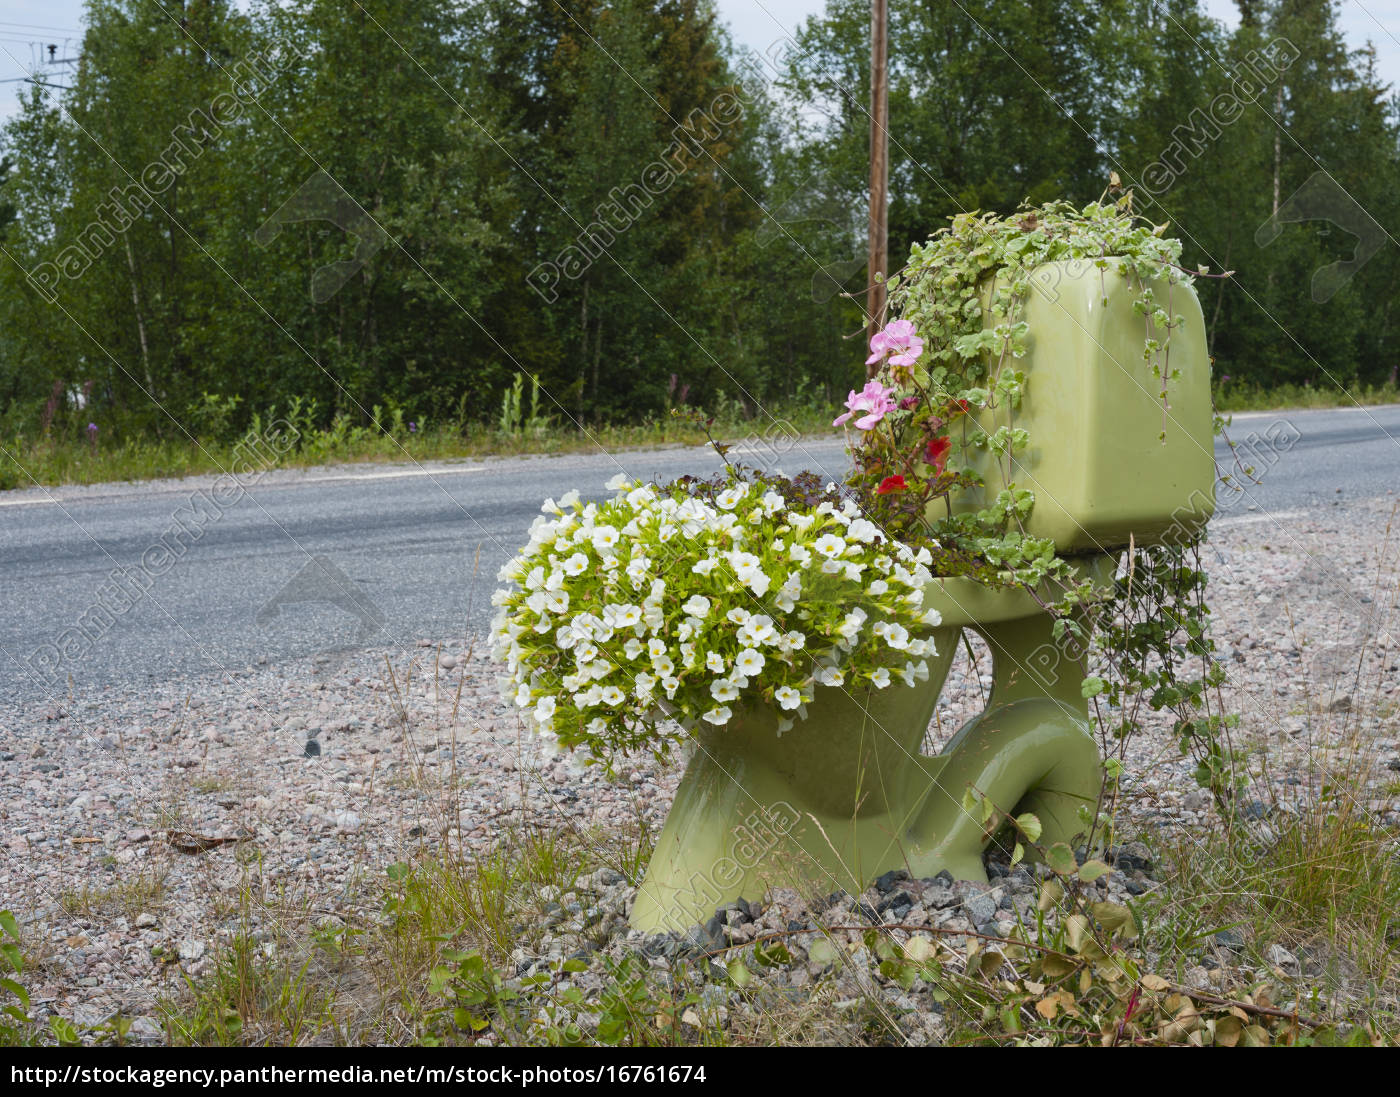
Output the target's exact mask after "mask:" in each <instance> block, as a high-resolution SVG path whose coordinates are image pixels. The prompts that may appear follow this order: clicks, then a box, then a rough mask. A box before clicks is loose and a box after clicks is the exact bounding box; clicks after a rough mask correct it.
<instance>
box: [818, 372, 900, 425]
mask: <svg viewBox="0 0 1400 1097" xmlns="http://www.w3.org/2000/svg"><path fill="white" fill-rule="evenodd" d="M894 391H895V390H894V389H887V388H885V386H884V385H882V384H880V382H879V381H867V382H866V383H865V388H863V389H861V391H860V392H856V390H855V389H852V390H851V394H850V395H849V396H847V397H846V407H848V408H850V411H848V412H846V414H845V415H840V416H837V418H836V419H835V420H833V422H832V424H831V425H832V426H833V427H839V426H841V424H843V423H845V422H847V421H848V420H849V419H850V418H851V416H853V415H854V414H855V413H856V412H858V411H863V412H867V414H866V415H863V416H861V418H859V419H857V420H856V427H857V428H859V429H860V430H871V429H872V428H874V426H875V424H876V423H878V422H879V421H880V420H881V419H883V418H884V417H885V416H886V415H888V414H889V413H890V412H892V411H894V409H895V403H894V401H893V400H892V399H890V398H891V397H892V396H893V395H894Z"/></svg>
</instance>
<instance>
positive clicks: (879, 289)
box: [865, 0, 890, 377]
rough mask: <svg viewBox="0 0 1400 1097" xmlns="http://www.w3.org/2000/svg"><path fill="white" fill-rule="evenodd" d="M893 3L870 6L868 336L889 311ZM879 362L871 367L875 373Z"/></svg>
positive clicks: (883, 0) (875, 0) (878, 2)
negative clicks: (885, 276) (881, 279)
mask: <svg viewBox="0 0 1400 1097" xmlns="http://www.w3.org/2000/svg"><path fill="white" fill-rule="evenodd" d="M889 22H890V17H889V5H888V2H887V0H871V5H870V250H869V259H870V261H869V264H868V266H867V269H866V278H867V279H868V285H869V289H868V290H867V291H866V305H865V311H866V313H867V315H868V317H869V328H868V330H867V332H866V335H867V338H868V337H870V336H873V335H874V334H875V332H876V331H878V330H879V327H880V317H881V315H882V314H883V313H884V311H885V284H884V282H876V280H875V275H876V273H879V274H882V275H883V274H888V273H889V214H888V206H889V202H888V197H889V189H890V156H889V152H890V141H889V121H890V83H889V59H888V54H887V52H886V47H887V44H888V34H889ZM877 368H878V364H877V365H875V366H871V367H869V370H868V373H869V375H870V376H871V377H873V376H875V372H876V369H877Z"/></svg>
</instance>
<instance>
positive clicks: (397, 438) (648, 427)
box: [0, 404, 835, 490]
mask: <svg viewBox="0 0 1400 1097" xmlns="http://www.w3.org/2000/svg"><path fill="white" fill-rule="evenodd" d="M770 410H771V415H772V418H768V417H767V416H766V415H765V417H763V418H754V419H751V420H746V419H744V418H743V417H742V416H741V415H740V414H738V413H737V409H731V411H730V412H729V414H727V415H724V416H717V417H716V421H715V424H714V427H713V428H712V429H713V432H714V435H715V437H716V438H717V439H720V440H723V441H728V442H735V443H740V442H743V441H744V440H745V439H746V438H749V437H750V436H754V437H755V438H759V439H761V438H764V437H771V438H773V439H781V438H783V437H784V436H785V435H787V434H789V433H791V432H795V433H797V434H800V435H808V434H831V435H832V436H833V437H834V436H835V432H834V431H832V428H831V419H832V416H833V415H834V414H835V413H834V412H832V411H830V410H829V409H827V408H825V407H822V408H820V409H819V408H817V407H815V406H814V405H810V404H809V405H793V406H790V407H777V408H773V409H770ZM775 421H776V423H781V424H783V426H782V427H778V426H776V425H775ZM704 442H705V432H704V430H703V429H701V428H700V427H699V426H696V425H695V424H693V423H690V422H687V421H685V420H683V419H676V418H672V417H670V416H660V417H656V418H652V419H648V420H646V421H645V422H642V423H636V424H601V425H596V426H588V427H585V428H582V429H578V428H573V427H560V426H553V425H550V426H539V425H536V426H534V427H528V426H527V427H521V428H520V429H516V430H502V429H500V428H499V427H492V426H487V425H483V424H467V425H464V426H437V427H426V428H424V429H422V430H417V431H409V430H408V429H407V427H406V426H405V427H404V428H403V429H401V430H392V429H391V428H386V430H383V431H376V430H373V429H371V428H362V427H348V426H346V425H345V423H344V422H343V421H342V422H341V423H338V424H336V425H335V426H333V427H331V428H326V429H319V428H312V427H309V426H303V428H302V437H301V440H300V444H299V445H298V446H297V447H296V448H295V449H293V450H291V451H290V452H289V453H287V454H285V455H283V457H282V458H281V460H280V461H279V462H278V465H279V466H280V467H285V468H301V467H307V466H312V465H336V464H356V463H369V462H384V461H396V462H397V461H402V462H422V461H450V460H460V459H470V458H479V457H505V456H513V455H519V454H564V453H590V452H598V451H601V450H606V451H616V450H621V449H628V448H636V447H645V446H661V445H675V444H689V445H699V444H702V443H704ZM234 456H235V443H227V442H204V443H196V442H192V441H190V440H189V439H188V438H186V437H184V436H179V437H170V438H160V439H149V438H123V439H120V440H116V441H105V440H104V441H102V442H100V443H98V444H97V445H90V444H89V443H87V442H86V441H81V442H75V441H70V440H66V439H60V438H57V437H51V438H39V439H36V438H31V437H27V436H13V437H10V438H5V439H0V490H15V489H21V488H32V487H35V486H37V485H43V486H46V487H55V486H58V485H62V484H97V483H109V482H113V481H123V480H152V479H159V478H173V477H182V476H196V475H201V474H215V473H219V472H221V471H223V470H226V469H229V468H231V467H232V466H233V461H234Z"/></svg>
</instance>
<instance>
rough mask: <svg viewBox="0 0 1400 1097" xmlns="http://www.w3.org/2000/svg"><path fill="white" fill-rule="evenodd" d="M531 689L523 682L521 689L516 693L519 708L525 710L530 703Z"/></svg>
mask: <svg viewBox="0 0 1400 1097" xmlns="http://www.w3.org/2000/svg"><path fill="white" fill-rule="evenodd" d="M530 697H531V694H530V687H529V686H528V685H527V684H526V683H524V682H522V683H520V688H519V689H517V690H516V691H515V703H516V705H517V706H518V707H520V708H524V707H525V706H526V705H528V704H529V703H530Z"/></svg>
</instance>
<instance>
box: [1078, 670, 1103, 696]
mask: <svg viewBox="0 0 1400 1097" xmlns="http://www.w3.org/2000/svg"><path fill="white" fill-rule="evenodd" d="M1107 688H1108V684H1107V683H1106V682H1105V681H1104V680H1103V679H1102V678H1100V677H1098V676H1097V675H1093V674H1091V675H1090V676H1089V677H1088V678H1085V679H1084V682H1083V684H1082V685H1080V687H1079V695H1080V696H1081V697H1084V698H1086V699H1087V698H1090V697H1097V696H1098V695H1099V694H1100V693H1102V692H1103V691H1104V690H1105V689H1107Z"/></svg>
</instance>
